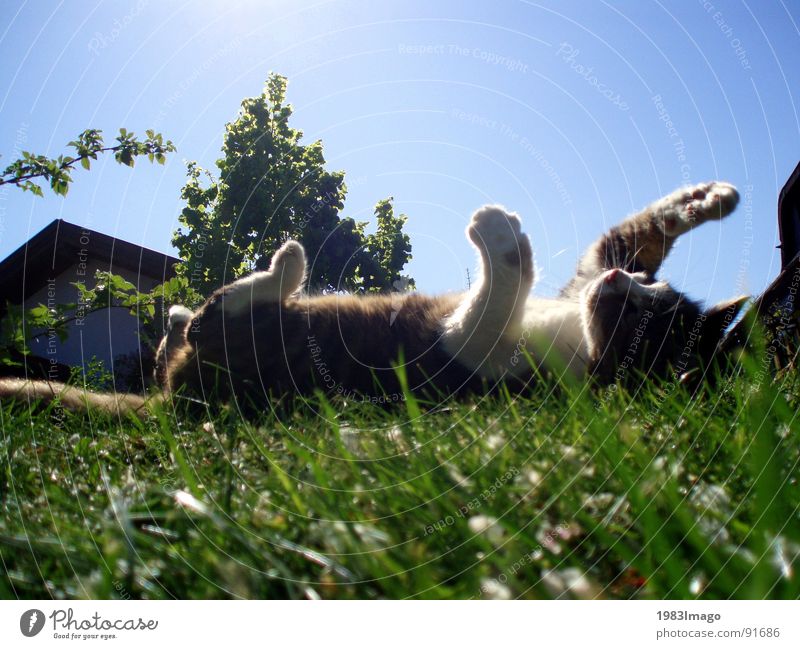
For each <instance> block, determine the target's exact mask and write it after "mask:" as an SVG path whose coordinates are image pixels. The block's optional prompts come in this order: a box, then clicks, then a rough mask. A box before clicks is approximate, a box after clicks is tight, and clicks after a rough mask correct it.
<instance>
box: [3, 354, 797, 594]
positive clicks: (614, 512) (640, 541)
mask: <svg viewBox="0 0 800 649" xmlns="http://www.w3.org/2000/svg"><path fill="white" fill-rule="evenodd" d="M643 386H644V387H642V388H641V389H640V390H638V391H637V393H635V394H632V393H627V392H624V391H623V390H622V389H617V390H600V389H590V388H589V387H588V386H586V385H560V386H558V387H556V388H555V389H553V385H552V382H551V383H550V384H547V383H544V382H541V383H539V384H538V386H537V387H535V388H533V389H531V390H530V391H529V392H527V393H525V394H524V395H517V396H512V395H510V394H508V393H500V394H496V395H493V396H491V397H485V398H482V399H479V398H474V399H471V400H467V401H463V400H462V401H448V402H444V403H439V404H427V403H423V402H421V401H417V400H414V399H413V398H410V397H407V398H406V400H405V401H403V402H401V403H398V404H394V405H392V406H391V407H381V406H376V405H373V404H369V403H353V402H348V403H344V402H337V401H333V402H329V401H326V400H325V399H322V398H315V399H313V400H310V401H308V402H305V403H298V404H296V405H295V406H293V407H292V409H291V410H284V411H281V412H272V413H270V412H265V413H264V414H263V416H262V417H261V418H260V419H259V420H257V421H251V422H245V421H243V420H242V419H241V418H240V417H239V416H238V414H237V412H236V411H235V409H230V410H228V411H225V410H223V411H221V412H219V411H218V412H217V413H215V414H214V415H213V416H211V417H204V418H197V417H193V418H192V417H188V416H186V415H182V414H180V413H177V412H176V411H174V410H172V409H168V408H166V407H165V408H164V409H162V410H160V411H157V412H155V413H154V414H153V416H151V417H149V418H143V419H133V418H129V419H124V420H117V419H112V418H102V417H97V416H92V418H91V420H88V421H87V418H86V417H82V416H77V415H70V414H65V413H62V412H60V411H59V410H58V409H57V408H53V407H51V409H50V410H49V411H47V412H44V413H38V414H35V415H31V414H30V413H29V411H28V409H27V408H26V407H22V406H20V405H19V404H17V405H14V404H9V403H4V404H2V407H1V408H0V417H1V419H0V428H1V429H2V438H0V469H1V472H0V502H1V503H2V518H0V560H2V566H3V570H2V575H0V597H4V598H15V597H22V598H50V597H56V598H64V597H66V598H76V597H77V598H85V597H89V598H124V599H127V598H153V599H156V598H172V597H177V598H219V597H226V598H227V597H244V598H286V597H292V598H406V597H413V598H476V599H477V598H508V597H511V598H550V597H556V596H563V597H577V598H587V597H605V598H696V597H701V598H728V597H737V598H765V597H769V598H797V597H798V596H800V577H798V574H797V570H798V567H800V556H799V553H800V515H799V513H798V506H799V505H800V487H799V486H798V480H797V478H798V461H800V430H798V429H799V428H800V427H798V425H797V419H796V418H797V411H798V406H799V405H800V383H798V381H797V380H796V375H795V374H793V373H791V372H789V373H786V374H783V375H781V376H779V377H778V378H777V379H774V380H772V378H771V377H770V376H769V375H768V374H767V373H766V372H765V370H764V367H763V364H762V363H759V362H757V359H756V357H755V356H752V357H746V358H745V359H743V364H742V365H741V366H739V367H738V369H737V370H736V371H735V372H734V373H733V374H732V375H730V376H727V377H725V378H724V379H722V380H720V381H718V382H717V384H716V385H715V386H713V387H711V386H705V387H703V388H701V389H700V391H699V392H698V393H697V394H694V395H690V394H689V393H688V392H687V391H686V390H685V389H684V388H683V387H682V386H680V385H679V384H677V383H675V382H669V381H668V382H665V383H660V384H653V383H644V384H643Z"/></svg>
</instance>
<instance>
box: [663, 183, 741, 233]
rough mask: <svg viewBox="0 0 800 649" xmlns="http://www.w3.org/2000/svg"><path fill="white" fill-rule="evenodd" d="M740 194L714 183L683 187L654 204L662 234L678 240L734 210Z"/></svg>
mask: <svg viewBox="0 0 800 649" xmlns="http://www.w3.org/2000/svg"><path fill="white" fill-rule="evenodd" d="M738 203H739V192H738V191H736V187H734V186H733V185H731V184H730V183H726V182H721V181H713V182H709V183H700V184H697V185H692V186H690V187H683V188H681V189H678V190H676V191H674V192H673V193H672V194H670V195H669V196H666V197H665V198H662V199H661V200H660V201H658V202H657V203H655V204H654V205H653V211H654V212H655V216H656V219H658V220H659V223H660V225H661V227H662V228H663V230H664V234H666V235H667V236H670V237H677V236H679V235H681V234H683V233H685V232H688V231H689V230H691V229H692V228H694V227H697V226H698V225H701V224H702V223H705V222H706V221H718V220H719V219H722V218H725V217H726V216H728V214H730V213H731V212H733V210H734V209H736V205H737V204H738Z"/></svg>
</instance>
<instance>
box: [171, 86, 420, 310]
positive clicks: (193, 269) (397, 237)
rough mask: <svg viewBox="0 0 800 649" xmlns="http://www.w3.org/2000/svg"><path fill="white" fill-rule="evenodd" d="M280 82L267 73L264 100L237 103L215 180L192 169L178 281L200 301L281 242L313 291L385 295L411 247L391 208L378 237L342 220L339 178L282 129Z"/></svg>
mask: <svg viewBox="0 0 800 649" xmlns="http://www.w3.org/2000/svg"><path fill="white" fill-rule="evenodd" d="M286 83H287V82H286V78H285V77H282V76H280V75H278V74H270V75H269V78H268V79H267V83H266V86H265V88H264V92H263V93H262V94H261V95H260V96H258V97H253V98H250V99H245V100H244V101H243V102H242V105H241V110H240V111H239V115H238V117H237V118H236V120H234V121H233V122H232V123H229V124H227V125H226V128H225V137H224V140H223V145H222V157H221V158H220V159H219V160H217V162H216V166H217V172H218V174H217V178H216V179H215V177H214V176H213V175H212V174H211V173H210V172H208V171H207V170H204V169H201V168H200V167H199V166H198V165H197V163H195V162H190V163H189V164H188V167H187V176H188V178H187V182H186V184H185V185H184V187H183V190H182V192H181V196H182V198H183V199H184V200H185V201H186V206H185V207H184V209H183V211H182V212H181V215H180V217H179V221H180V223H181V227H179V228H178V230H177V231H176V232H175V235H174V236H173V239H172V243H173V245H175V247H176V248H178V250H179V251H180V256H181V258H182V259H183V260H184V265H183V267H182V268H181V269H180V272H181V273H182V275H183V276H184V277H187V278H188V279H189V281H190V285H191V286H192V287H193V288H195V289H196V290H197V291H198V292H200V293H201V294H203V295H207V294H208V293H210V292H211V291H212V290H214V289H215V288H218V287H219V286H222V285H223V284H225V283H227V282H230V281H232V280H233V279H236V278H237V277H240V276H242V275H245V274H247V273H249V272H252V271H253V270H258V269H264V268H265V267H266V266H267V265H268V264H269V261H270V259H271V257H272V254H273V253H274V251H275V250H276V249H277V248H278V247H279V246H280V245H281V244H282V243H283V242H285V241H286V240H287V239H290V238H292V239H297V240H299V241H300V242H301V243H302V244H303V246H304V247H305V249H306V253H307V255H308V259H309V265H310V276H309V285H310V286H311V288H313V289H331V288H333V289H335V290H340V289H346V290H364V291H375V290H391V288H392V282H393V281H396V280H397V279H398V278H399V277H400V275H399V273H400V271H401V270H402V268H403V266H404V265H405V263H406V262H407V261H408V260H409V259H410V256H411V254H410V253H411V246H410V243H409V240H408V237H407V236H406V235H404V234H402V227H403V224H404V223H405V220H406V219H405V217H404V216H402V215H401V216H398V217H396V216H395V215H394V210H393V208H392V205H391V199H387V200H386V201H381V202H380V203H379V204H378V206H377V207H376V216H378V231H377V232H376V233H375V234H374V235H368V234H365V230H366V226H367V224H366V223H364V222H357V221H355V220H353V219H351V218H341V217H340V215H339V212H340V211H341V209H342V207H343V206H344V199H345V196H346V193H347V188H346V186H345V182H344V178H345V175H344V172H342V171H328V170H326V169H325V157H324V154H323V147H322V142H321V141H319V140H318V141H316V142H312V143H310V144H303V143H302V141H301V140H302V137H303V133H302V132H301V131H299V130H297V129H295V128H292V126H290V124H289V119H290V117H291V115H292V107H291V105H289V104H286V103H285V100H286Z"/></svg>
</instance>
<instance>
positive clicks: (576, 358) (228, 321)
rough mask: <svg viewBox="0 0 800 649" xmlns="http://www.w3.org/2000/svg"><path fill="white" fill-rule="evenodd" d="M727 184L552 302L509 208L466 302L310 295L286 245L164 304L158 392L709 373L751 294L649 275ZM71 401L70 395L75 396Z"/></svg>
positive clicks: (392, 391) (623, 240) (656, 219)
mask: <svg viewBox="0 0 800 649" xmlns="http://www.w3.org/2000/svg"><path fill="white" fill-rule="evenodd" d="M737 202H738V193H737V192H736V190H735V188H734V187H733V186H731V185H729V184H727V183H721V182H712V183H707V184H701V185H696V186H694V187H691V188H686V189H680V190H677V191H676V192H673V193H672V194H670V195H669V196H667V197H665V198H662V199H661V200H659V201H657V202H656V203H653V204H652V205H650V206H649V207H647V208H646V209H645V210H644V211H642V212H641V213H639V214H636V215H634V216H632V217H629V218H627V219H625V220H624V221H623V222H622V223H621V224H619V225H618V226H616V227H614V228H612V229H611V230H610V231H609V232H607V233H606V234H604V235H603V236H602V237H601V238H600V239H599V240H598V241H596V242H595V243H594V244H593V245H592V246H591V247H590V248H589V250H588V251H587V252H586V254H585V255H584V256H583V258H582V259H581V260H580V262H579V264H578V270H577V273H576V275H575V277H574V278H573V279H572V280H571V281H570V282H569V284H568V285H567V286H566V287H565V288H564V290H563V291H562V293H561V296H560V297H558V298H553V299H545V298H537V297H532V296H530V295H529V293H530V290H531V287H532V285H533V279H534V277H533V275H534V272H533V254H532V251H531V245H530V242H529V240H528V238H527V236H525V235H524V234H523V233H522V227H521V222H520V219H519V217H518V216H516V215H515V214H509V213H507V212H506V211H505V210H504V209H503V208H501V207H498V206H485V207H483V208H481V209H480V210H478V211H477V212H476V213H475V214H474V215H473V217H472V220H471V222H470V224H469V225H468V227H467V236H468V238H469V240H470V241H471V242H472V244H473V245H474V246H475V248H476V249H477V250H478V252H479V254H480V260H481V271H480V274H479V277H478V281H477V282H476V284H475V286H474V287H473V288H472V289H471V290H470V291H469V292H468V293H467V294H461V295H443V296H436V297H429V296H424V295H420V294H417V293H408V294H401V295H398V294H392V295H380V296H368V297H357V296H339V295H329V296H306V295H303V292H302V291H303V282H304V278H305V275H306V260H305V253H304V250H303V247H302V246H301V245H300V244H299V243H297V242H296V241H289V242H287V243H286V244H284V245H283V246H282V247H281V248H280V250H278V251H277V252H276V253H275V256H274V257H273V259H272V263H271V266H270V269H269V270H268V271H264V272H257V273H253V274H252V275H249V276H247V277H245V278H242V279H239V280H237V281H235V282H233V283H232V284H229V285H227V286H225V287H223V288H221V289H219V290H217V291H216V292H215V293H214V294H212V295H211V297H210V298H209V299H208V300H207V301H206V302H205V304H203V305H202V306H201V307H200V308H199V309H198V310H197V311H196V312H194V313H192V312H190V311H189V310H188V309H186V308H184V307H180V306H175V307H172V308H171V309H170V316H169V323H168V330H167V335H166V336H165V337H164V339H163V340H162V342H161V345H160V347H159V350H158V354H157V360H158V366H157V368H156V377H157V381H158V382H159V384H160V385H162V387H163V388H164V391H165V392H166V393H169V394H171V393H180V394H184V395H186V396H188V397H191V398H194V399H199V400H202V401H206V402H213V401H214V400H223V401H225V400H230V399H231V398H234V399H236V401H237V402H238V404H239V405H240V406H249V407H253V406H255V407H256V408H259V407H261V408H263V407H265V406H266V405H267V404H268V403H269V402H271V401H272V400H273V399H275V398H277V397H280V396H281V395H285V394H301V395H308V394H310V393H312V392H313V391H314V390H315V389H320V390H322V391H323V392H325V393H328V394H331V393H339V394H344V395H351V396H355V395H358V398H368V399H373V400H376V401H396V400H399V399H400V398H401V396H400V395H402V392H403V389H404V386H403V385H402V384H403V383H405V384H406V385H407V388H408V389H410V390H411V391H413V392H417V393H422V394H428V395H431V396H438V395H443V394H445V395H450V394H458V393H462V392H467V391H485V390H487V389H489V388H490V387H491V386H492V385H493V384H495V383H496V382H498V381H500V380H504V381H506V382H507V383H509V384H511V385H512V386H513V387H516V388H520V387H522V386H524V385H525V384H526V383H527V382H529V381H531V380H532V379H533V377H534V376H535V375H536V374H537V370H538V371H540V372H541V373H542V374H547V373H548V372H553V373H559V372H562V371H565V372H569V373H571V374H573V375H575V376H579V377H587V376H595V377H597V378H598V379H599V380H600V381H603V382H606V383H610V382H614V381H622V382H625V381H630V380H637V381H638V380H640V379H641V375H642V374H643V373H644V374H648V375H657V376H662V377H663V376H666V375H667V374H668V373H669V372H670V371H677V372H683V371H686V370H688V369H692V368H694V367H701V368H702V367H705V366H706V365H707V364H708V363H709V362H710V360H711V357H712V355H713V354H714V352H715V350H716V349H717V345H718V343H719V341H720V339H721V336H722V334H723V333H724V331H725V329H726V327H727V326H728V325H729V324H730V323H731V322H732V320H733V319H734V318H735V317H736V314H737V313H738V310H739V308H740V307H741V305H742V303H743V302H744V298H737V299H735V300H730V301H726V302H723V303H721V304H718V305H716V306H714V307H712V308H710V309H708V310H706V311H703V310H702V309H701V308H700V307H699V305H698V304H696V303H695V302H693V301H692V300H690V299H689V298H687V297H686V296H684V295H683V294H681V293H679V292H677V291H675V290H674V289H673V288H671V287H670V286H669V285H668V284H666V283H664V282H660V281H657V280H656V279H655V275H656V272H657V271H658V269H659V268H660V266H661V264H662V262H663V260H664V258H665V257H666V255H667V254H668V253H669V251H670V249H671V248H672V245H673V244H674V242H675V240H676V238H677V237H678V236H680V235H681V234H684V233H686V232H688V231H689V230H690V229H692V228H694V227H696V226H697V225H700V224H702V223H704V222H706V221H709V220H718V219H721V218H723V217H724V216H727V215H728V214H730V213H731V212H732V211H733V209H734V208H735V206H736V204H737ZM20 392H22V393H23V394H25V395H27V396H29V397H30V396H35V397H36V398H43V399H45V400H48V399H51V398H52V395H53V394H54V392H55V393H58V392H61V397H62V401H64V402H65V405H67V406H68V407H72V404H73V401H75V402H79V404H78V406H75V407H79V408H80V407H83V406H84V403H85V402H84V399H86V398H87V397H85V396H84V395H83V394H82V393H81V392H80V391H78V390H74V389H67V390H64V389H63V386H55V387H49V386H48V385H47V384H46V383H42V384H31V383H24V382H21V381H16V380H5V381H2V382H0V396H3V397H7V396H10V395H11V394H15V395H16V396H17V397H18V396H19V395H20ZM76 393H77V394H76ZM95 396H96V395H92V396H89V397H88V399H89V400H90V402H91V403H92V404H93V405H96V406H97V407H100V408H104V409H106V410H112V411H115V410H117V409H122V410H129V409H136V408H137V407H140V406H141V404H142V403H143V401H142V402H141V403H140V399H139V398H138V397H135V396H134V395H116V396H112V395H99V396H97V398H96V399H95Z"/></svg>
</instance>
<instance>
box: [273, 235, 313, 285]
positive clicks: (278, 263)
mask: <svg viewBox="0 0 800 649" xmlns="http://www.w3.org/2000/svg"><path fill="white" fill-rule="evenodd" d="M269 273H270V274H271V275H272V276H273V277H274V278H277V279H278V280H279V284H280V299H281V300H285V299H286V298H287V297H289V296H290V295H291V294H292V293H295V292H296V291H298V290H299V289H300V288H302V285H303V280H304V279H305V276H306V251H305V250H304V249H303V246H302V245H301V244H300V243H299V242H297V241H287V242H286V243H284V244H283V245H282V246H281V247H280V248H279V249H278V252H276V253H275V256H274V257H273V258H272V263H271V264H270V267H269Z"/></svg>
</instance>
